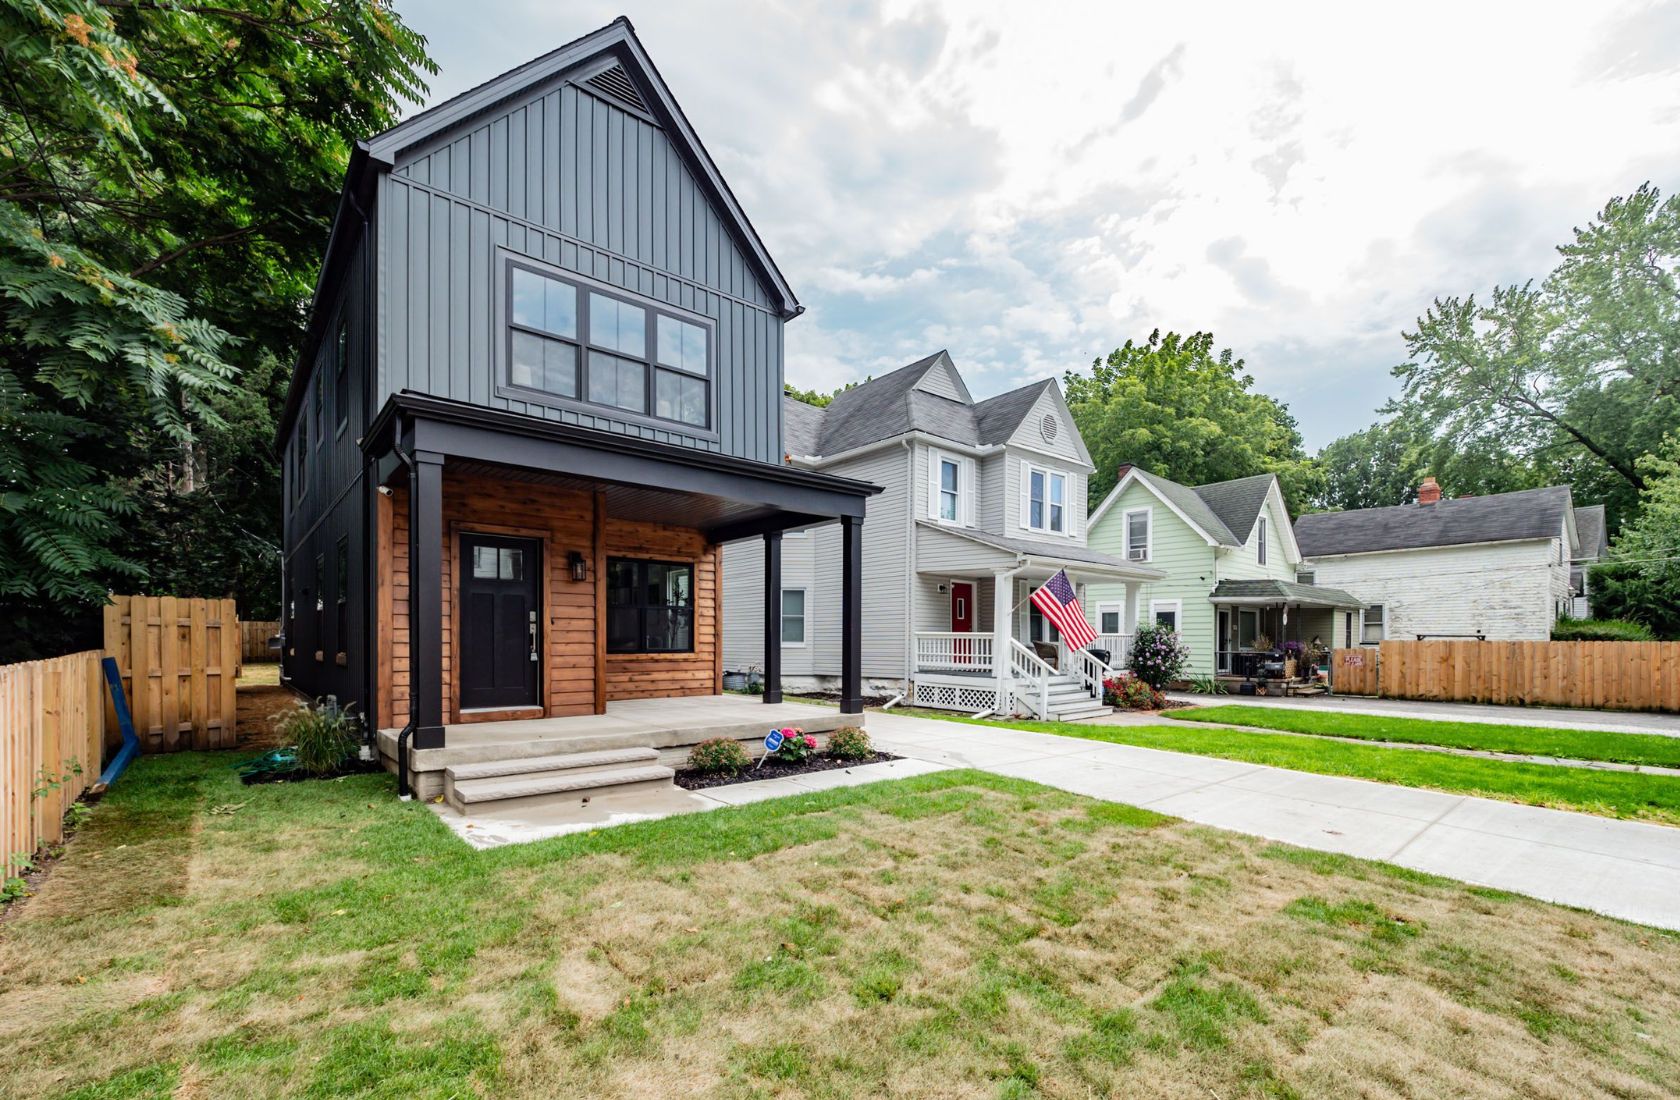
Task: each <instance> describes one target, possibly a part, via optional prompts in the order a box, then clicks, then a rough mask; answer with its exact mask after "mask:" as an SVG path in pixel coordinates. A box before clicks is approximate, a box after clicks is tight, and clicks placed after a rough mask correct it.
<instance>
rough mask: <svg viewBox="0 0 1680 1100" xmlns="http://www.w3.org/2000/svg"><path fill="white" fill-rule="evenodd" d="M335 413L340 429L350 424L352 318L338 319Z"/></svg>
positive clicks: (335, 349)
mask: <svg viewBox="0 0 1680 1100" xmlns="http://www.w3.org/2000/svg"><path fill="white" fill-rule="evenodd" d="M333 415H335V416H336V417H337V418H338V430H339V431H341V432H342V431H343V430H344V429H345V428H346V427H348V426H349V424H350V319H349V318H347V317H340V318H339V319H338V340H337V341H336V342H335V343H334V344H333Z"/></svg>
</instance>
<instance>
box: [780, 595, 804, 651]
mask: <svg viewBox="0 0 1680 1100" xmlns="http://www.w3.org/2000/svg"><path fill="white" fill-rule="evenodd" d="M782 644H783V645H804V644H805V590H804V589H803V588H784V589H782Z"/></svg>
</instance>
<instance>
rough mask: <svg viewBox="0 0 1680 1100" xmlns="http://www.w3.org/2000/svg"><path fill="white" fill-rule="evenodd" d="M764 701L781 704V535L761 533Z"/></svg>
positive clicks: (776, 532)
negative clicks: (762, 537)
mask: <svg viewBox="0 0 1680 1100" xmlns="http://www.w3.org/2000/svg"><path fill="white" fill-rule="evenodd" d="M764 701H765V702H766V703H779V702H781V701H782V533H781V532H780V531H766V532H765V533H764Z"/></svg>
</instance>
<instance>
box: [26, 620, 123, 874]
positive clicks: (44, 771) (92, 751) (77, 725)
mask: <svg viewBox="0 0 1680 1100" xmlns="http://www.w3.org/2000/svg"><path fill="white" fill-rule="evenodd" d="M99 658H100V654H99V652H98V651H96V650H90V651H88V652H85V653H72V654H70V655H69V656H67V657H54V658H52V659H51V660H46V661H27V662H25V663H23V664H16V665H3V666H0V845H3V847H0V871H3V872H4V873H3V874H0V878H4V877H7V876H9V875H12V874H14V873H16V870H17V868H18V866H19V864H20V863H21V861H22V860H26V859H28V858H29V857H30V856H31V855H33V854H34V853H35V850H36V849H37V848H39V847H40V846H41V845H42V844H52V843H55V842H57V841H59V840H62V839H63V837H64V811H65V810H67V809H69V807H70V804H71V803H72V802H74V801H75V800H76V799H77V798H79V797H80V796H81V794H82V792H83V791H85V790H86V789H87V788H88V787H89V786H90V785H92V784H93V783H94V782H95V781H96V780H97V779H98V778H99V769H100V767H101V765H102V764H103V759H102V758H103V756H104V744H105V708H104V706H103V705H102V703H101V695H102V693H103V685H104V680H103V679H102V676H101V673H100V668H99Z"/></svg>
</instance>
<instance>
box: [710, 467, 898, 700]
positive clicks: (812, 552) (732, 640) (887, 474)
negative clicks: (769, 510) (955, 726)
mask: <svg viewBox="0 0 1680 1100" xmlns="http://www.w3.org/2000/svg"><path fill="white" fill-rule="evenodd" d="M910 462H911V454H910V452H909V451H907V450H906V449H905V448H903V447H883V448H881V449H879V450H876V451H872V452H870V453H869V454H866V455H861V456H859V457H858V458H855V459H851V460H849V461H846V462H836V463H832V464H830V465H826V466H823V467H822V472H823V473H825V474H834V475H836V476H838V477H849V478H856V479H857V480H860V481H866V482H872V483H874V484H876V485H879V486H881V487H882V490H883V491H882V492H881V494H880V495H879V496H876V497H873V498H871V500H870V502H869V508H868V511H867V512H866V513H865V515H864V520H863V675H864V676H865V677H872V678H876V679H895V680H896V679H903V678H904V676H905V675H906V669H907V661H908V657H909V653H908V646H909V638H908V635H907V628H906V625H905V612H904V607H905V602H906V592H907V584H908V581H909V569H910V548H909V545H908V531H907V524H908V522H909V518H910V517H909V516H908V515H907V514H906V512H905V508H906V503H907V500H908V498H909V496H910V485H909V484H908V483H909V482H910V481H912V480H923V479H920V478H917V479H911V478H910V477H909V473H910ZM782 586H783V587H784V588H800V587H803V588H805V590H806V593H807V596H806V600H807V604H806V607H807V611H806V615H807V621H806V637H807V642H806V645H805V647H804V648H803V649H801V648H799V647H795V646H783V647H782V674H783V675H784V676H801V675H811V676H839V675H840V528H839V526H838V525H835V524H829V525H827V526H824V527H817V528H813V529H812V531H811V533H810V534H809V535H807V536H805V537H803V538H800V537H790V536H788V535H784V536H783V537H782ZM723 607H724V612H723V659H724V667H725V668H726V669H727V670H729V671H741V670H745V669H747V668H748V667H750V666H753V665H757V666H759V667H761V668H762V667H763V665H764V540H763V539H760V538H752V539H742V540H740V541H739V542H732V543H729V544H727V545H726V546H724V548H723Z"/></svg>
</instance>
